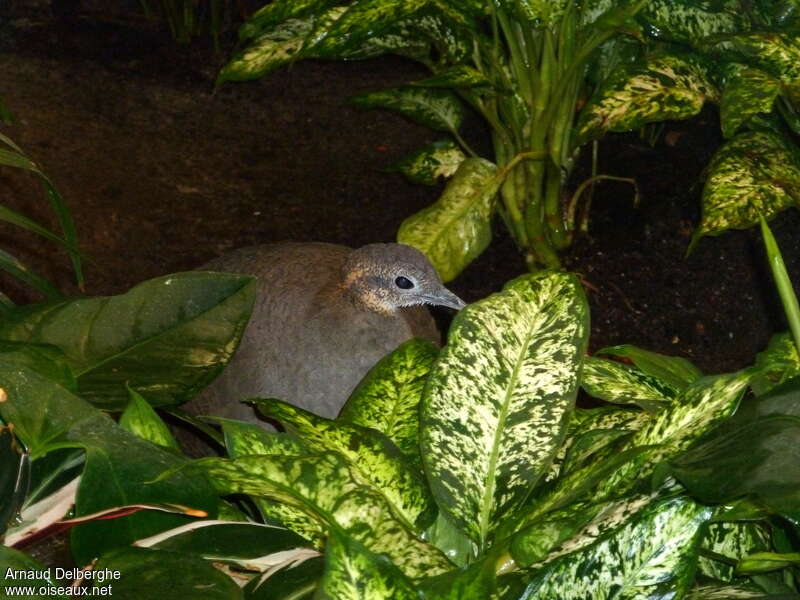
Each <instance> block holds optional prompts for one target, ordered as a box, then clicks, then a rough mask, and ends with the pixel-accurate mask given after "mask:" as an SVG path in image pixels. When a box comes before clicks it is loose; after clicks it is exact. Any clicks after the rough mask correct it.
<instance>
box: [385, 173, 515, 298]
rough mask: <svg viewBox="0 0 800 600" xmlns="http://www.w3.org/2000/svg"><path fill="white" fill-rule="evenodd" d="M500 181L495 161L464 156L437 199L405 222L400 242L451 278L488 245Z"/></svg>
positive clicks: (400, 231) (448, 278) (444, 277)
mask: <svg viewBox="0 0 800 600" xmlns="http://www.w3.org/2000/svg"><path fill="white" fill-rule="evenodd" d="M501 183H502V181H501V180H500V178H499V177H498V172H497V167H496V165H494V164H493V163H490V162H489V161H487V160H484V159H482V158H468V159H466V160H464V161H463V162H462V163H461V165H460V166H459V167H458V170H457V171H456V173H455V175H453V178H452V179H451V180H450V181H449V182H448V184H447V187H446V188H445V190H444V192H443V193H442V195H441V196H440V197H439V199H438V200H437V201H436V202H435V203H433V204H432V205H431V206H429V207H427V208H424V209H422V210H421V211H420V212H418V213H416V214H415V215H412V216H410V217H408V218H407V219H406V220H405V221H403V222H402V224H401V225H400V229H399V231H398V232H397V241H399V242H401V243H403V244H408V245H409V246H414V247H415V248H417V249H419V250H420V251H421V252H423V253H424V254H425V255H426V256H427V257H428V258H429V259H430V261H431V262H432V263H433V265H434V267H436V271H437V272H438V273H439V276H440V277H441V278H442V280H443V281H445V282H446V281H450V280H451V279H453V278H454V277H456V276H457V275H458V274H459V273H460V272H461V271H462V270H463V269H464V268H465V267H466V266H467V265H468V264H469V263H470V262H472V261H473V260H474V259H475V258H476V257H477V256H479V255H480V253H481V252H483V251H484V249H486V246H488V245H489V242H490V241H491V239H492V212H493V211H494V205H495V197H496V194H497V190H498V188H499V186H500V184H501Z"/></svg>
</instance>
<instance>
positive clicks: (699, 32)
mask: <svg viewBox="0 0 800 600" xmlns="http://www.w3.org/2000/svg"><path fill="white" fill-rule="evenodd" d="M745 12H746V11H742V9H741V5H740V3H739V2H738V1H737V0H715V1H714V2H713V3H709V2H698V1H697V0H648V2H647V3H646V4H645V6H644V9H643V10H642V12H641V13H639V15H638V17H637V19H638V21H639V22H641V23H642V24H643V25H644V26H645V29H646V30H647V33H648V34H649V35H651V36H653V37H656V38H662V39H667V40H674V41H679V42H687V43H693V42H696V41H697V40H698V39H701V38H704V37H706V36H710V35H715V34H720V33H729V32H734V31H742V30H743V29H747V28H749V25H750V23H749V22H748V18H747V15H746V14H745Z"/></svg>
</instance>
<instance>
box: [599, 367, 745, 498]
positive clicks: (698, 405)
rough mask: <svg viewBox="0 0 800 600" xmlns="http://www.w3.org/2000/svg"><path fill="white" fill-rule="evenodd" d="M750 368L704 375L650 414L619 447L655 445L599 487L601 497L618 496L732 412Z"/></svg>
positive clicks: (622, 448) (622, 449)
mask: <svg viewBox="0 0 800 600" xmlns="http://www.w3.org/2000/svg"><path fill="white" fill-rule="evenodd" d="M749 378H750V374H749V373H747V372H740V373H733V374H729V375H717V376H714V377H703V378H702V379H698V380H697V381H696V382H695V383H693V384H692V385H691V386H690V387H688V388H687V389H686V390H685V391H684V392H683V394H682V395H681V397H680V398H678V400H677V402H673V403H671V404H670V405H669V406H667V407H666V408H665V409H664V410H663V411H661V412H660V413H659V414H658V415H656V416H654V417H653V418H651V419H650V420H649V421H648V422H647V423H646V424H645V425H644V426H643V427H642V428H641V429H640V430H639V431H637V432H636V433H635V434H633V436H631V437H630V438H629V439H628V440H627V441H626V442H625V444H624V445H623V446H622V447H621V448H620V450H619V451H620V452H623V451H625V450H628V449H632V448H635V447H640V446H653V448H651V449H649V450H648V451H647V452H645V453H643V454H642V455H640V456H638V457H637V458H635V459H634V460H632V461H631V462H628V463H625V464H624V465H622V466H621V467H620V468H619V469H618V470H617V471H616V472H615V473H613V474H612V475H611V476H609V477H608V478H607V479H606V480H605V481H604V482H603V484H602V485H601V486H600V487H599V488H598V492H597V496H598V497H599V498H601V499H602V498H609V497H618V496H619V495H621V494H624V493H626V492H627V491H629V490H631V489H633V488H634V487H635V486H636V484H637V483H638V482H639V481H641V479H642V478H646V477H648V476H650V474H651V473H652V472H653V469H654V468H655V467H656V465H658V464H659V463H661V462H664V461H666V460H669V459H672V458H673V457H675V456H677V455H678V454H679V453H680V452H682V451H683V450H685V449H686V448H687V447H688V446H689V445H690V444H691V443H692V442H693V441H695V440H696V439H697V438H699V437H700V436H701V435H703V434H704V433H706V432H707V431H709V430H710V429H711V428H712V427H713V426H714V425H716V424H717V423H719V422H720V421H722V420H724V419H725V418H727V417H729V416H730V415H732V414H733V412H734V411H735V410H736V407H737V406H738V404H739V399H740V398H741V395H742V392H743V391H744V388H745V386H747V384H748V381H749Z"/></svg>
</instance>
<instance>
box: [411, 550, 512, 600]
mask: <svg viewBox="0 0 800 600" xmlns="http://www.w3.org/2000/svg"><path fill="white" fill-rule="evenodd" d="M496 586H497V583H496V577H495V560H494V557H493V556H488V557H487V558H485V559H483V560H480V561H478V562H474V563H472V564H470V565H468V566H466V567H463V568H461V569H458V570H456V569H454V570H452V571H450V572H448V573H443V574H442V575H437V576H436V577H428V578H426V579H423V580H422V581H420V583H419V589H420V592H421V594H420V596H421V598H422V599H424V600H462V599H466V598H475V599H477V598H495V597H497V596H496V595H495V592H496Z"/></svg>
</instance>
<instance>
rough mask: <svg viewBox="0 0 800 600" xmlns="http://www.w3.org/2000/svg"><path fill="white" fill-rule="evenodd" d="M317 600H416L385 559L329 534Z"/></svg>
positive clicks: (404, 579) (403, 578)
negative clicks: (388, 599)
mask: <svg viewBox="0 0 800 600" xmlns="http://www.w3.org/2000/svg"><path fill="white" fill-rule="evenodd" d="M315 598H318V599H319V600H343V599H345V598H347V599H348V600H385V599H387V598H392V600H417V599H418V598H419V596H418V595H417V592H416V590H415V589H414V585H413V584H412V583H411V581H410V580H409V579H408V578H407V577H406V576H405V575H403V573H402V571H400V570H399V569H398V568H397V567H395V566H394V565H393V564H392V563H391V562H390V561H389V560H387V558H386V557H385V556H379V555H377V554H375V553H373V552H370V551H369V550H367V549H366V548H365V547H364V546H362V545H361V544H359V543H358V542H356V541H355V540H354V539H352V538H350V537H348V536H344V535H341V534H339V533H337V532H336V531H333V532H331V537H330V539H329V541H328V547H327V551H326V552H325V574H324V575H323V576H322V581H321V582H320V586H319V590H318V591H317V594H316V596H315Z"/></svg>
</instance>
